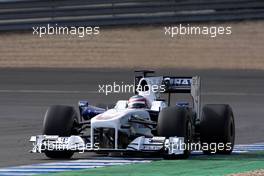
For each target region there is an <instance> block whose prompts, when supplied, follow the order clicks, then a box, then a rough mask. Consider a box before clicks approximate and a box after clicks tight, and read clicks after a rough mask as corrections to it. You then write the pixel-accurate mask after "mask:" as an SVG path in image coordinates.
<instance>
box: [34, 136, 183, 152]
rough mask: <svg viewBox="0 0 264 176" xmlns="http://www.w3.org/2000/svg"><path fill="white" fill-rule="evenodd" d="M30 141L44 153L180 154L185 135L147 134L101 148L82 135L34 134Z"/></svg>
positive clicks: (37, 149) (35, 150)
mask: <svg viewBox="0 0 264 176" xmlns="http://www.w3.org/2000/svg"><path fill="white" fill-rule="evenodd" d="M30 142H32V144H33V149H32V150H31V151H30V152H32V153H43V152H45V151H74V152H79V153H83V152H99V151H105V152H143V153H144V152H166V153H167V154H169V155H171V154H175V155H180V154H183V153H184V138H183V137H170V138H168V139H166V138H165V137H159V136H157V137H152V138H147V137H145V136H141V137H137V138H136V139H134V140H133V141H132V142H131V143H130V144H129V145H128V146H127V148H124V149H114V148H100V147H99V146H100V145H99V144H98V143H94V144H93V146H91V143H90V140H88V139H87V138H82V137H80V136H70V137H59V136H56V135H38V136H32V137H31V138H30Z"/></svg>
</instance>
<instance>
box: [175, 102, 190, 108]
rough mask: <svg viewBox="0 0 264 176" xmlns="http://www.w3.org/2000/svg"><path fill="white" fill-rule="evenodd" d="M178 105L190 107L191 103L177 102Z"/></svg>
mask: <svg viewBox="0 0 264 176" xmlns="http://www.w3.org/2000/svg"><path fill="white" fill-rule="evenodd" d="M176 106H179V107H189V103H188V102H176Z"/></svg>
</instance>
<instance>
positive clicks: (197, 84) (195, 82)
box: [163, 76, 201, 118]
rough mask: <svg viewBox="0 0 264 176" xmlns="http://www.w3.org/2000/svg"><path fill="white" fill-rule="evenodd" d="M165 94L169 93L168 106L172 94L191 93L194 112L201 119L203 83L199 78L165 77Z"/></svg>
mask: <svg viewBox="0 0 264 176" xmlns="http://www.w3.org/2000/svg"><path fill="white" fill-rule="evenodd" d="M163 84H164V85H165V92H164V93H168V104H170V96H171V93H190V94H191V96H192V99H193V105H194V110H195V112H196V113H197V116H198V118H199V117H200V109H201V107H200V102H201V96H200V95H201V81H200V77H199V76H194V77H169V76H164V77H163Z"/></svg>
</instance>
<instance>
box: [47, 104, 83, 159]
mask: <svg viewBox="0 0 264 176" xmlns="http://www.w3.org/2000/svg"><path fill="white" fill-rule="evenodd" d="M77 122H78V115H77V113H76V111H75V110H74V108H73V107H71V106H63V105H55V106H51V107H50V108H49V109H48V110H47V112H46V114H45V117H44V123H43V134H44V135H58V136H62V137H67V136H70V135H72V134H74V133H75V130H74V124H75V123H77ZM44 153H45V155H46V156H47V157H49V158H54V159H56V158H64V159H67V158H71V157H72V155H73V153H74V152H72V151H45V152H44Z"/></svg>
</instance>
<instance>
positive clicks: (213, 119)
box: [200, 104, 235, 154]
mask: <svg viewBox="0 0 264 176" xmlns="http://www.w3.org/2000/svg"><path fill="white" fill-rule="evenodd" d="M200 135H201V136H200V137H201V144H202V147H203V148H202V149H203V152H204V153H205V154H212V153H218V154H231V153H232V151H233V148H234V143H235V121H234V115H233V111H232V108H231V107H230V106H229V105H226V104H208V105H205V106H204V107H203V109H202V116H201V121H200ZM212 148H213V149H212Z"/></svg>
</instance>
